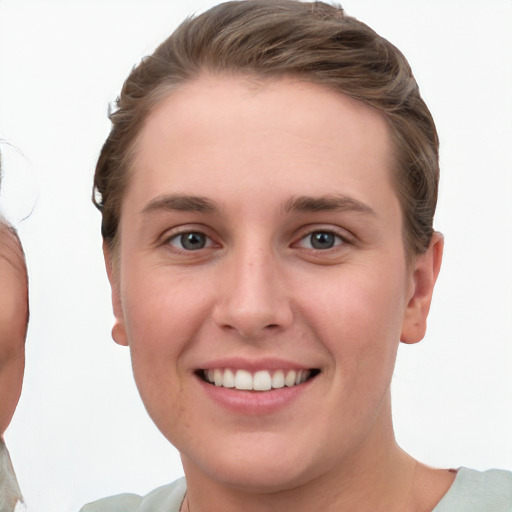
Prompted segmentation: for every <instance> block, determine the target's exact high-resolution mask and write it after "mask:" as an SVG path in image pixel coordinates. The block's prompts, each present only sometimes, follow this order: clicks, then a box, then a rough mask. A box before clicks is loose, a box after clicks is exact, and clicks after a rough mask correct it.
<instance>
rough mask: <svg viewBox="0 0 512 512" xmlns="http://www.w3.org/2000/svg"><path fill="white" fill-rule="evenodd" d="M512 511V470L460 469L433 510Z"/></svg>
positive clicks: (447, 511)
mask: <svg viewBox="0 0 512 512" xmlns="http://www.w3.org/2000/svg"><path fill="white" fill-rule="evenodd" d="M453 510H463V511H464V512H512V473H511V472H510V471H504V470H500V469H489V470H487V471H475V470H474V469H468V468H460V469H459V471H458V473H457V477H456V478H455V481H454V482H453V485H452V486H451V488H450V489H449V491H448V492H447V493H446V495H445V496H444V498H443V499H442V500H441V502H440V503H439V504H438V506H437V507H436V508H435V509H434V512H450V511H453Z"/></svg>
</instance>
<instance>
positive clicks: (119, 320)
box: [103, 241, 128, 346]
mask: <svg viewBox="0 0 512 512" xmlns="http://www.w3.org/2000/svg"><path fill="white" fill-rule="evenodd" d="M103 257H104V258H105V267H106V269H107V276H108V280H109V282H110V288H111V289H112V309H113V311H114V317H115V320H114V326H113V327H112V338H113V340H114V341H115V342H116V343H118V344H119V345H125V346H128V336H127V335H126V326H125V322H124V313H123V305H122V302H121V291H120V287H119V269H118V268H116V265H115V262H114V258H115V256H114V255H113V254H112V249H111V248H110V247H109V245H108V243H107V242H105V241H104V242H103Z"/></svg>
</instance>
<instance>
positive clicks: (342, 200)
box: [285, 195, 377, 216]
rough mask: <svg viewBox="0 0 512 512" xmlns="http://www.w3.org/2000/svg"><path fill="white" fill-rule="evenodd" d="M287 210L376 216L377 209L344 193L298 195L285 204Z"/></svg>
mask: <svg viewBox="0 0 512 512" xmlns="http://www.w3.org/2000/svg"><path fill="white" fill-rule="evenodd" d="M285 211H287V212H299V213H310V212H345V211H347V212H355V213H362V214H366V215H372V216H376V215H377V214H376V213H375V210H374V209H373V208H371V207H370V206H368V205H367V204H365V203H363V202H361V201H359V200H357V199H354V198H353V197H349V196H344V195H327V196H319V197H312V196H298V197H293V198H292V199H290V200H289V201H287V203H286V204H285Z"/></svg>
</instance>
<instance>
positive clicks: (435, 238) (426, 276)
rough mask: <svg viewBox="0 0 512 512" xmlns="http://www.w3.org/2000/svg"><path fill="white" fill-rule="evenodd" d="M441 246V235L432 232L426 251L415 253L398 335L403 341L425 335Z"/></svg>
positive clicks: (441, 257) (412, 340)
mask: <svg viewBox="0 0 512 512" xmlns="http://www.w3.org/2000/svg"><path fill="white" fill-rule="evenodd" d="M443 246H444V238H443V235H442V234H441V233H438V232H437V231H436V232H434V234H433V235H432V240H431V241H430V245H429V247H428V249H427V250H426V252H425V253H423V254H419V255H417V256H416V259H415V261H414V263H413V272H412V275H411V291H410V294H409V302H408V304H407V307H406V309H405V312H404V318H403V324H402V335H401V336H400V341H402V342H403V343H417V342H418V341H421V340H422V339H423V337H424V336H425V332H426V330H427V316H428V312H429V310H430V303H431V301H432V293H433V291H434V285H435V284H436V280H437V276H438V275H439V270H440V268H441V261H442V259H443Z"/></svg>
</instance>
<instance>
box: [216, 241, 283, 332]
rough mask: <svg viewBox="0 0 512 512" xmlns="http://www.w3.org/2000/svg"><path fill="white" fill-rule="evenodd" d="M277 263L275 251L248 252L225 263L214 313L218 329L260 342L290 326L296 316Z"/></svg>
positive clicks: (241, 252)
mask: <svg viewBox="0 0 512 512" xmlns="http://www.w3.org/2000/svg"><path fill="white" fill-rule="evenodd" d="M277 259H278V258H277V257H276V256H275V255H274V254H273V253H272V251H264V250H261V249H260V250H250V248H247V250H243V251H242V250H241V251H237V252H235V253H233V254H232V255H231V257H230V258H228V259H227V260H226V261H225V262H224V265H223V268H222V271H221V272H220V274H221V276H220V284H219V290H218V295H217V300H216V304H215V308H214V313H213V318H214V321H215V322H216V324H217V325H218V326H219V327H221V328H222V329H223V330H227V331H232V332H236V333H237V334H238V335H239V336H240V337H242V338H245V339H258V338H262V337H265V336H266V335H268V334H270V333H277V332H279V331H282V330H284V329H286V328H287V327H289V326H290V324H291V323H292V319H293V312H292V307H291V302H290V298H289V296H288V290H287V286H286V283H285V279H284V275H283V272H282V270H283V269H282V268H281V269H280V265H279V262H278V261H277Z"/></svg>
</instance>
